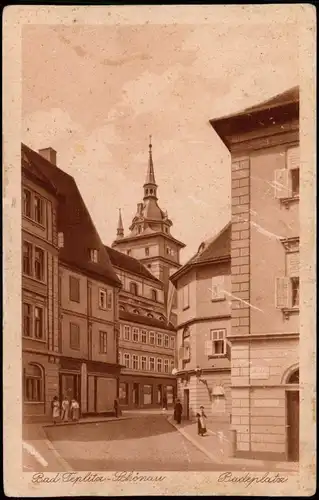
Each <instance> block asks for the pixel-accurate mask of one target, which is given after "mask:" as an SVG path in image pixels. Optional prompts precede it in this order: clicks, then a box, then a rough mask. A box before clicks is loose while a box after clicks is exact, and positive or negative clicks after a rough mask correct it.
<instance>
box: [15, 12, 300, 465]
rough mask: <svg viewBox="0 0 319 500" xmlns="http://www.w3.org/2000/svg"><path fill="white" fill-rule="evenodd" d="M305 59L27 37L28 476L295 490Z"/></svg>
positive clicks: (147, 40) (195, 33)
mask: <svg viewBox="0 0 319 500" xmlns="http://www.w3.org/2000/svg"><path fill="white" fill-rule="evenodd" d="M105 8H106V7H105ZM230 33H231V34H232V36H231V41H230ZM297 45H298V42H297V41H296V38H295V25H294V23H290V24H289V23H280V24H279V25H278V26H277V25H275V24H271V23H269V24H268V23H264V24H254V22H253V21H247V18H246V17H245V14H244V12H243V13H241V14H240V15H239V17H238V19H237V21H236V23H235V24H234V25H227V23H225V24H224V23H221V24H220V26H217V25H216V26H215V25H214V29H212V26H211V25H209V24H204V25H200V24H196V23H194V24H193V25H189V24H187V23H181V24H174V25H170V24H165V23H162V24H161V23H160V22H159V23H158V24H151V23H150V24H148V23H146V22H145V23H144V24H139V25H136V26H134V25H126V24H121V23H118V24H115V23H114V24H105V25H92V26H91V25H81V24H77V23H73V25H71V24H70V25H68V24H65V25H63V24H56V25H52V26H51V25H44V24H43V25H40V24H39V25H32V24H30V25H29V26H26V27H25V29H24V31H23V37H22V54H23V56H22V59H23V65H22V66H23V70H22V73H23V78H22V82H23V85H22V87H23V106H22V108H23V127H22V128H23V141H22V143H21V188H22V208H21V210H22V214H21V217H22V225H21V231H22V233H21V234H22V277H21V278H22V328H21V329H22V378H23V404H22V414H23V443H22V452H23V471H24V472H37V471H48V472H59V471H67V470H73V471H94V470H95V471H132V470H134V471H193V472H194V471H223V470H228V471H232V470H234V471H260V472H265V471H272V472H285V473H287V474H288V473H292V474H294V473H298V470H299V460H300V445H299V441H300V395H299V390H300V379H299V312H300V311H299V307H300V304H301V297H300V283H299V282H300V266H299V247H300V223H299V203H300V198H301V196H302V191H301V190H300V169H301V165H302V162H301V161H300V147H299V125H300V123H299V122H300V120H299V66H298V57H297V55H296V54H297V48H296V47H297ZM235 46H236V47H238V50H236V51H235V50H234V47H235ZM35 51H36V52H37V57H34V54H35ZM39 61H41V64H40V62H39ZM19 147H20V145H19Z"/></svg>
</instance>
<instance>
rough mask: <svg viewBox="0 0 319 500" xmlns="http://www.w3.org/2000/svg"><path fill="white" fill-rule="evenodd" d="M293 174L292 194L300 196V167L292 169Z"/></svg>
mask: <svg viewBox="0 0 319 500" xmlns="http://www.w3.org/2000/svg"><path fill="white" fill-rule="evenodd" d="M290 176H291V194H292V196H299V168H294V169H293V170H290Z"/></svg>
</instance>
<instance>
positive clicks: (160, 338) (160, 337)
mask: <svg viewBox="0 0 319 500" xmlns="http://www.w3.org/2000/svg"><path fill="white" fill-rule="evenodd" d="M156 345H157V346H158V347H162V345H163V335H162V334H161V333H158V334H157V335H156Z"/></svg>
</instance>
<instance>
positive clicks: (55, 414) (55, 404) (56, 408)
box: [52, 396, 60, 424]
mask: <svg viewBox="0 0 319 500" xmlns="http://www.w3.org/2000/svg"><path fill="white" fill-rule="evenodd" d="M59 417H60V402H59V399H58V396H54V398H53V401H52V419H53V423H54V424H56V423H57V421H58V420H59Z"/></svg>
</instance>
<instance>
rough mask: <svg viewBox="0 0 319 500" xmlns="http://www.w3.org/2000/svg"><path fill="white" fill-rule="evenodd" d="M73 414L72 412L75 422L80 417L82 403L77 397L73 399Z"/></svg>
mask: <svg viewBox="0 0 319 500" xmlns="http://www.w3.org/2000/svg"><path fill="white" fill-rule="evenodd" d="M71 414H72V420H73V421H74V422H77V421H78V420H79V418H80V405H79V403H78V402H77V400H76V399H72V403H71Z"/></svg>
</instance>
